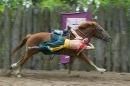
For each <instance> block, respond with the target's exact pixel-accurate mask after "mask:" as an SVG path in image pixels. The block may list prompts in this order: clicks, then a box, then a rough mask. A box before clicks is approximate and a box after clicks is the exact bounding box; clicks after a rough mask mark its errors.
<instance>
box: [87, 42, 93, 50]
mask: <svg viewBox="0 0 130 86" xmlns="http://www.w3.org/2000/svg"><path fill="white" fill-rule="evenodd" d="M86 49H95V47H94V46H93V44H91V43H89V45H87V46H86Z"/></svg>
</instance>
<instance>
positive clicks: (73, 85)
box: [0, 70, 130, 86]
mask: <svg viewBox="0 0 130 86" xmlns="http://www.w3.org/2000/svg"><path fill="white" fill-rule="evenodd" d="M0 86H130V73H114V72H106V73H104V74H100V73H98V72H93V71H91V72H85V71H72V74H71V75H68V74H67V71H65V70H56V71H45V70H24V71H23V77H22V78H17V77H15V76H13V75H12V76H10V77H7V76H3V75H2V74H1V75H0Z"/></svg>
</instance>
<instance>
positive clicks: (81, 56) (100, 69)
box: [79, 53, 106, 73]
mask: <svg viewBox="0 0 130 86" xmlns="http://www.w3.org/2000/svg"><path fill="white" fill-rule="evenodd" d="M79 58H80V59H81V60H83V61H85V62H86V63H89V64H90V65H91V66H93V67H94V68H95V70H97V71H98V72H101V73H103V72H105V71H106V69H104V68H99V67H97V66H96V65H95V64H94V63H93V62H92V61H91V60H90V59H89V58H88V57H86V55H85V54H84V53H81V54H80V57H79Z"/></svg>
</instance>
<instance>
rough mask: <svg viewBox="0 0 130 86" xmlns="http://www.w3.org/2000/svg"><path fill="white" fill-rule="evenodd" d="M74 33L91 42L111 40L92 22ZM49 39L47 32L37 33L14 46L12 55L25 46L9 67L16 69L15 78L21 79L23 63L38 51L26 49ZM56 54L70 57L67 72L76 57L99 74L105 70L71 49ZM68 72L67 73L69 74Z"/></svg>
mask: <svg viewBox="0 0 130 86" xmlns="http://www.w3.org/2000/svg"><path fill="white" fill-rule="evenodd" d="M75 31H76V33H77V34H78V35H79V36H81V37H82V38H88V39H89V41H91V38H92V37H94V38H97V39H101V40H103V41H105V42H109V41H110V40H111V36H110V35H109V34H108V33H107V32H106V31H105V30H104V29H103V28H102V27H101V26H100V25H99V24H98V23H96V22H94V21H87V22H83V23H81V24H79V26H78V27H77V29H76V30H75ZM69 38H70V39H74V38H75V37H74V35H73V34H72V33H71V32H70V34H69ZM50 39H51V33H49V32H39V33H35V34H29V35H27V36H26V37H25V38H24V39H23V40H22V41H21V43H20V44H19V45H17V46H16V48H14V49H13V52H12V55H14V54H15V53H16V51H17V50H19V49H20V48H22V47H23V46H24V45H25V46H26V52H25V53H24V54H23V55H22V56H21V59H20V60H19V61H18V62H16V63H13V64H12V65H11V67H10V69H11V70H14V69H15V70H16V69H17V73H16V75H17V77H21V70H22V66H23V65H24V64H25V62H26V61H27V60H28V59H30V58H31V57H32V56H33V55H34V54H37V53H38V52H40V51H38V50H36V49H28V47H32V46H37V45H38V44H39V43H41V42H47V41H49V40H50ZM56 54H59V55H69V56H70V62H69V70H70V71H71V68H72V66H71V65H72V64H73V62H74V59H75V58H76V57H77V58H79V59H81V60H82V61H85V62H86V63H88V64H89V65H91V66H92V67H93V68H94V69H95V70H97V71H99V72H105V71H106V70H105V69H103V68H99V67H97V66H96V65H95V64H94V62H93V61H91V60H90V59H89V58H88V56H87V55H86V54H85V53H83V52H81V53H80V54H79V55H76V54H77V53H76V52H75V51H74V50H72V49H61V50H59V52H57V53H56ZM70 71H69V73H70Z"/></svg>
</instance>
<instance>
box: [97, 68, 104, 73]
mask: <svg viewBox="0 0 130 86" xmlns="http://www.w3.org/2000/svg"><path fill="white" fill-rule="evenodd" d="M97 70H98V71H99V72H100V73H104V72H105V71H106V69H104V68H98V69H97Z"/></svg>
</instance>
